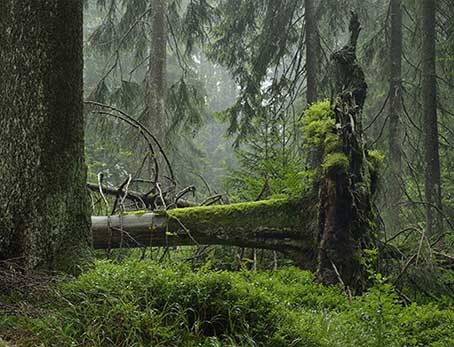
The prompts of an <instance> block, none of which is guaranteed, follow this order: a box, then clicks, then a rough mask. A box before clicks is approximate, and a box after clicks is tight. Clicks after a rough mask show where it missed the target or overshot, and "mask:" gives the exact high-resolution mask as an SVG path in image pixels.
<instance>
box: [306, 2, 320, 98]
mask: <svg viewBox="0 0 454 347" xmlns="http://www.w3.org/2000/svg"><path fill="white" fill-rule="evenodd" d="M304 6H305V20H306V22H305V23H306V25H305V30H306V73H307V90H306V100H307V104H308V105H310V104H312V103H314V102H316V101H317V75H318V59H319V54H318V51H319V37H318V29H317V20H316V18H315V2H314V0H305V1H304Z"/></svg>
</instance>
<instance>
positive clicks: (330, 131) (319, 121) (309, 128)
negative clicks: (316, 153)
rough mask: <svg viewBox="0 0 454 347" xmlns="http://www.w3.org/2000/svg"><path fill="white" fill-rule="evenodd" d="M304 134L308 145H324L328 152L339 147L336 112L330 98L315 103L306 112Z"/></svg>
mask: <svg viewBox="0 0 454 347" xmlns="http://www.w3.org/2000/svg"><path fill="white" fill-rule="evenodd" d="M303 134H304V140H305V142H306V145H307V146H308V147H319V148H320V147H322V148H323V149H324V150H325V152H326V153H329V152H332V151H335V150H336V149H337V148H338V147H339V145H340V142H339V139H338V137H337V135H336V118H335V113H334V111H333V110H332V108H331V104H330V102H329V101H328V100H325V101H322V102H318V103H315V104H313V105H312V106H311V107H309V108H308V109H307V110H306V111H305V112H304V118H303Z"/></svg>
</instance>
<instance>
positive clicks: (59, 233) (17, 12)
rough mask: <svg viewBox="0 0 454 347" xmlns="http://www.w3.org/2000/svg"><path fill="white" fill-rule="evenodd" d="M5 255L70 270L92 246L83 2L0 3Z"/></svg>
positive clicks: (0, 215) (1, 255) (0, 196)
mask: <svg viewBox="0 0 454 347" xmlns="http://www.w3.org/2000/svg"><path fill="white" fill-rule="evenodd" d="M0 47H1V49H0V76H1V79H0V259H10V258H15V259H16V260H18V261H20V262H21V263H22V264H23V265H25V266H26V267H27V268H32V267H35V266H38V265H41V266H46V267H51V268H65V267H67V266H68V265H70V264H68V262H72V261H74V260H75V259H76V258H75V257H74V256H75V255H77V254H79V253H80V252H81V250H82V249H84V248H86V247H87V246H88V244H89V243H88V241H89V232H90V219H89V209H88V206H89V204H88V195H87V193H86V189H85V180H86V173H85V171H86V169H85V164H84V160H83V153H84V143H83V141H84V132H83V129H84V122H83V116H82V68H83V59H82V1H81V0H74V1H59V0H42V1H35V0H22V1H16V0H2V1H1V2H0Z"/></svg>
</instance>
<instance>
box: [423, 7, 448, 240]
mask: <svg viewBox="0 0 454 347" xmlns="http://www.w3.org/2000/svg"><path fill="white" fill-rule="evenodd" d="M435 9H436V1H435V0H421V11H422V13H421V15H422V26H421V31H422V93H421V97H422V110H423V114H424V129H425V136H424V147H425V162H426V170H425V195H426V232H427V235H428V236H429V237H431V236H434V235H436V234H441V233H442V232H443V231H442V222H441V214H440V213H439V212H440V210H441V208H442V206H441V179H440V154H439V148H438V117H437V87H436V72H435V56H436V55H435V40H436V37H435V36H436V34H435ZM437 210H439V211H437Z"/></svg>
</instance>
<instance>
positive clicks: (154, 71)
mask: <svg viewBox="0 0 454 347" xmlns="http://www.w3.org/2000/svg"><path fill="white" fill-rule="evenodd" d="M166 14H167V0H151V52H150V60H149V66H148V76H147V78H146V96H145V106H146V114H147V122H146V124H147V126H148V128H149V129H150V131H151V132H152V133H153V135H154V136H155V137H156V139H157V140H158V142H159V143H160V144H161V146H162V147H163V148H164V149H166V147H167V146H166V142H167V139H166V133H167V117H166V107H165V105H166V89H167V83H166V76H167V74H166V66H167V64H166V60H167V20H166ZM158 165H159V169H160V170H161V173H162V171H163V170H165V162H164V160H163V159H162V158H161V157H158Z"/></svg>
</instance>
